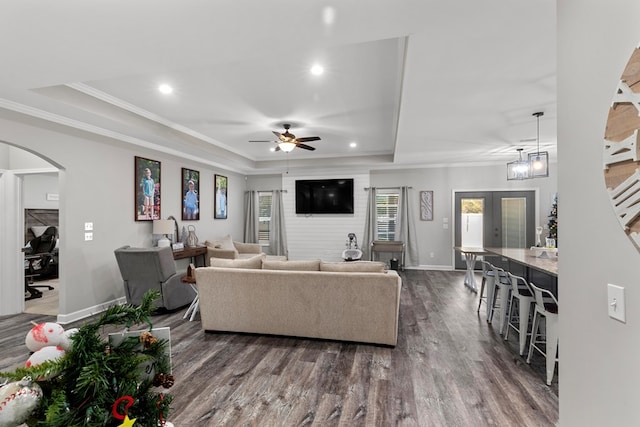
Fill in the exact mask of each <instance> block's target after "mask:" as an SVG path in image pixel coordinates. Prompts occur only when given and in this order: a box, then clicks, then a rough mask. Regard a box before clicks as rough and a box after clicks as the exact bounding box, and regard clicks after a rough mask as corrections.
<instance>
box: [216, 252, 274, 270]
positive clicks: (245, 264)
mask: <svg viewBox="0 0 640 427" xmlns="http://www.w3.org/2000/svg"><path fill="white" fill-rule="evenodd" d="M263 259H264V254H258V255H255V256H253V257H251V258H238V259H226V258H215V257H213V258H211V260H210V262H211V267H225V268H248V269H252V270H259V269H261V268H262V260H263Z"/></svg>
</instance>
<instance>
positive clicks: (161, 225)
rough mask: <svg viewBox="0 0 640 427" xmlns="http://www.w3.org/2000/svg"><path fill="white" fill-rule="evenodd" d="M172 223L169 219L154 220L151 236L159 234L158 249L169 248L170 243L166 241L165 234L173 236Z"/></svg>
mask: <svg viewBox="0 0 640 427" xmlns="http://www.w3.org/2000/svg"><path fill="white" fill-rule="evenodd" d="M173 230H174V223H173V221H172V220H170V219H154V220H153V234H161V235H162V238H161V239H160V240H158V247H160V248H163V247H166V246H171V241H170V240H169V239H167V236H166V235H167V234H173Z"/></svg>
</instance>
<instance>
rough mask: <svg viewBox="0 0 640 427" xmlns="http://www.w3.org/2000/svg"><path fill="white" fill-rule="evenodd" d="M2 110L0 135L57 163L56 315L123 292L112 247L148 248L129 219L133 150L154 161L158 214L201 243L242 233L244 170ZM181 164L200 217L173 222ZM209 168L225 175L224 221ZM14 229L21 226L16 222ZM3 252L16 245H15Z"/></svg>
mask: <svg viewBox="0 0 640 427" xmlns="http://www.w3.org/2000/svg"><path fill="white" fill-rule="evenodd" d="M5 113H6V112H4V111H2V110H0V141H6V142H8V143H10V144H12V145H14V146H16V147H19V148H25V149H27V150H29V151H31V152H36V153H40V155H42V156H43V157H44V158H47V159H51V160H52V161H53V163H55V164H57V165H58V166H59V167H60V172H59V193H60V201H59V209H60V257H61V260H63V261H62V262H61V268H60V315H61V317H59V319H60V318H64V319H69V318H71V320H72V318H73V316H74V315H76V314H77V313H78V312H81V311H83V310H86V309H88V308H91V307H99V306H100V305H102V304H104V303H109V302H112V301H114V300H116V299H118V298H121V297H123V295H124V292H123V288H122V279H121V277H120V273H119V270H118V268H117V265H116V262H115V257H114V255H113V251H114V249H116V248H117V247H119V246H122V245H127V244H128V245H132V246H151V225H152V223H151V222H150V221H142V222H136V221H134V199H135V197H134V176H133V175H134V156H142V157H146V158H151V159H154V160H159V161H161V163H162V216H163V217H165V218H166V217H167V216H169V215H174V216H176V217H177V218H178V222H179V224H180V225H181V226H182V225H183V224H193V225H195V227H196V234H197V235H198V237H199V238H200V240H201V241H204V240H206V239H212V238H215V237H220V236H223V235H225V234H232V235H241V234H242V228H243V227H242V216H243V207H242V205H243V197H242V194H243V192H244V189H245V179H244V176H242V175H238V174H235V173H231V172H228V171H225V170H218V169H216V170H213V169H212V168H211V167H209V166H206V167H205V166H203V165H199V164H196V163H194V162H191V161H189V162H186V161H183V160H181V159H178V158H175V157H172V156H169V155H166V154H164V153H159V152H155V151H152V150H149V149H145V148H136V147H133V146H128V145H125V144H122V143H119V142H117V141H113V140H109V139H104V138H100V137H96V136H91V135H88V134H85V133H82V132H77V131H68V130H67V129H64V128H58V131H57V132H54V131H49V130H45V129H43V128H42V127H39V126H32V125H30V124H29V122H30V120H25V121H20V122H18V121H14V120H11V119H7V118H4V114H5ZM36 124H37V123H36ZM0 145H2V144H0ZM17 151H18V153H20V152H22V150H17ZM1 152H2V153H5V152H7V151H6V150H3V151H1ZM12 153H13V151H12ZM18 157H20V156H18ZM14 164H16V165H17V166H21V165H22V162H19V163H13V162H12V163H11V166H12V167H13V165H14ZM182 167H186V168H190V169H195V170H199V171H200V174H201V175H200V176H201V184H200V197H201V213H200V218H201V219H200V221H195V222H194V221H189V222H186V221H185V222H183V221H181V220H180V212H181V200H182V195H181V178H180V174H181V168H182ZM215 173H218V174H223V175H226V176H227V177H228V178H229V181H228V182H229V198H228V219H226V220H214V219H213V175H214V174H215ZM85 222H93V223H94V240H93V241H90V242H85V241H84V223H85ZM16 227H18V228H19V229H20V230H22V225H21V224H16ZM2 244H3V245H6V244H7V243H6V242H2ZM21 246H22V243H21V244H20V247H21ZM4 250H7V249H4ZM9 250H11V251H14V250H15V251H18V250H19V248H17V247H16V248H13V249H9ZM4 268H5V259H4V258H1V259H0V269H4ZM2 277H4V276H2ZM5 286H20V284H19V283H15V282H11V283H9V282H5V281H3V282H2V283H0V287H5ZM0 314H9V313H6V312H3V313H0Z"/></svg>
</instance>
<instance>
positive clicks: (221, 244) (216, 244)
mask: <svg viewBox="0 0 640 427" xmlns="http://www.w3.org/2000/svg"><path fill="white" fill-rule="evenodd" d="M205 245H206V246H211V247H212V248H216V249H231V250H236V247H235V245H234V244H233V239H232V238H231V235H229V234H227V235H226V236H224V237H222V238H220V239H216V240H207V241H206V242H205Z"/></svg>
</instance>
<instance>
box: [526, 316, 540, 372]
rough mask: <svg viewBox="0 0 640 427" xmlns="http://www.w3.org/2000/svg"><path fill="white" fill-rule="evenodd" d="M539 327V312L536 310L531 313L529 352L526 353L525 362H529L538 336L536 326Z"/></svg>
mask: <svg viewBox="0 0 640 427" xmlns="http://www.w3.org/2000/svg"><path fill="white" fill-rule="evenodd" d="M539 327H540V313H539V312H538V310H536V311H535V312H534V313H533V326H531V340H530V341H529V354H528V355H527V363H531V355H532V354H533V348H534V345H535V342H536V337H537V336H538V328H539Z"/></svg>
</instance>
